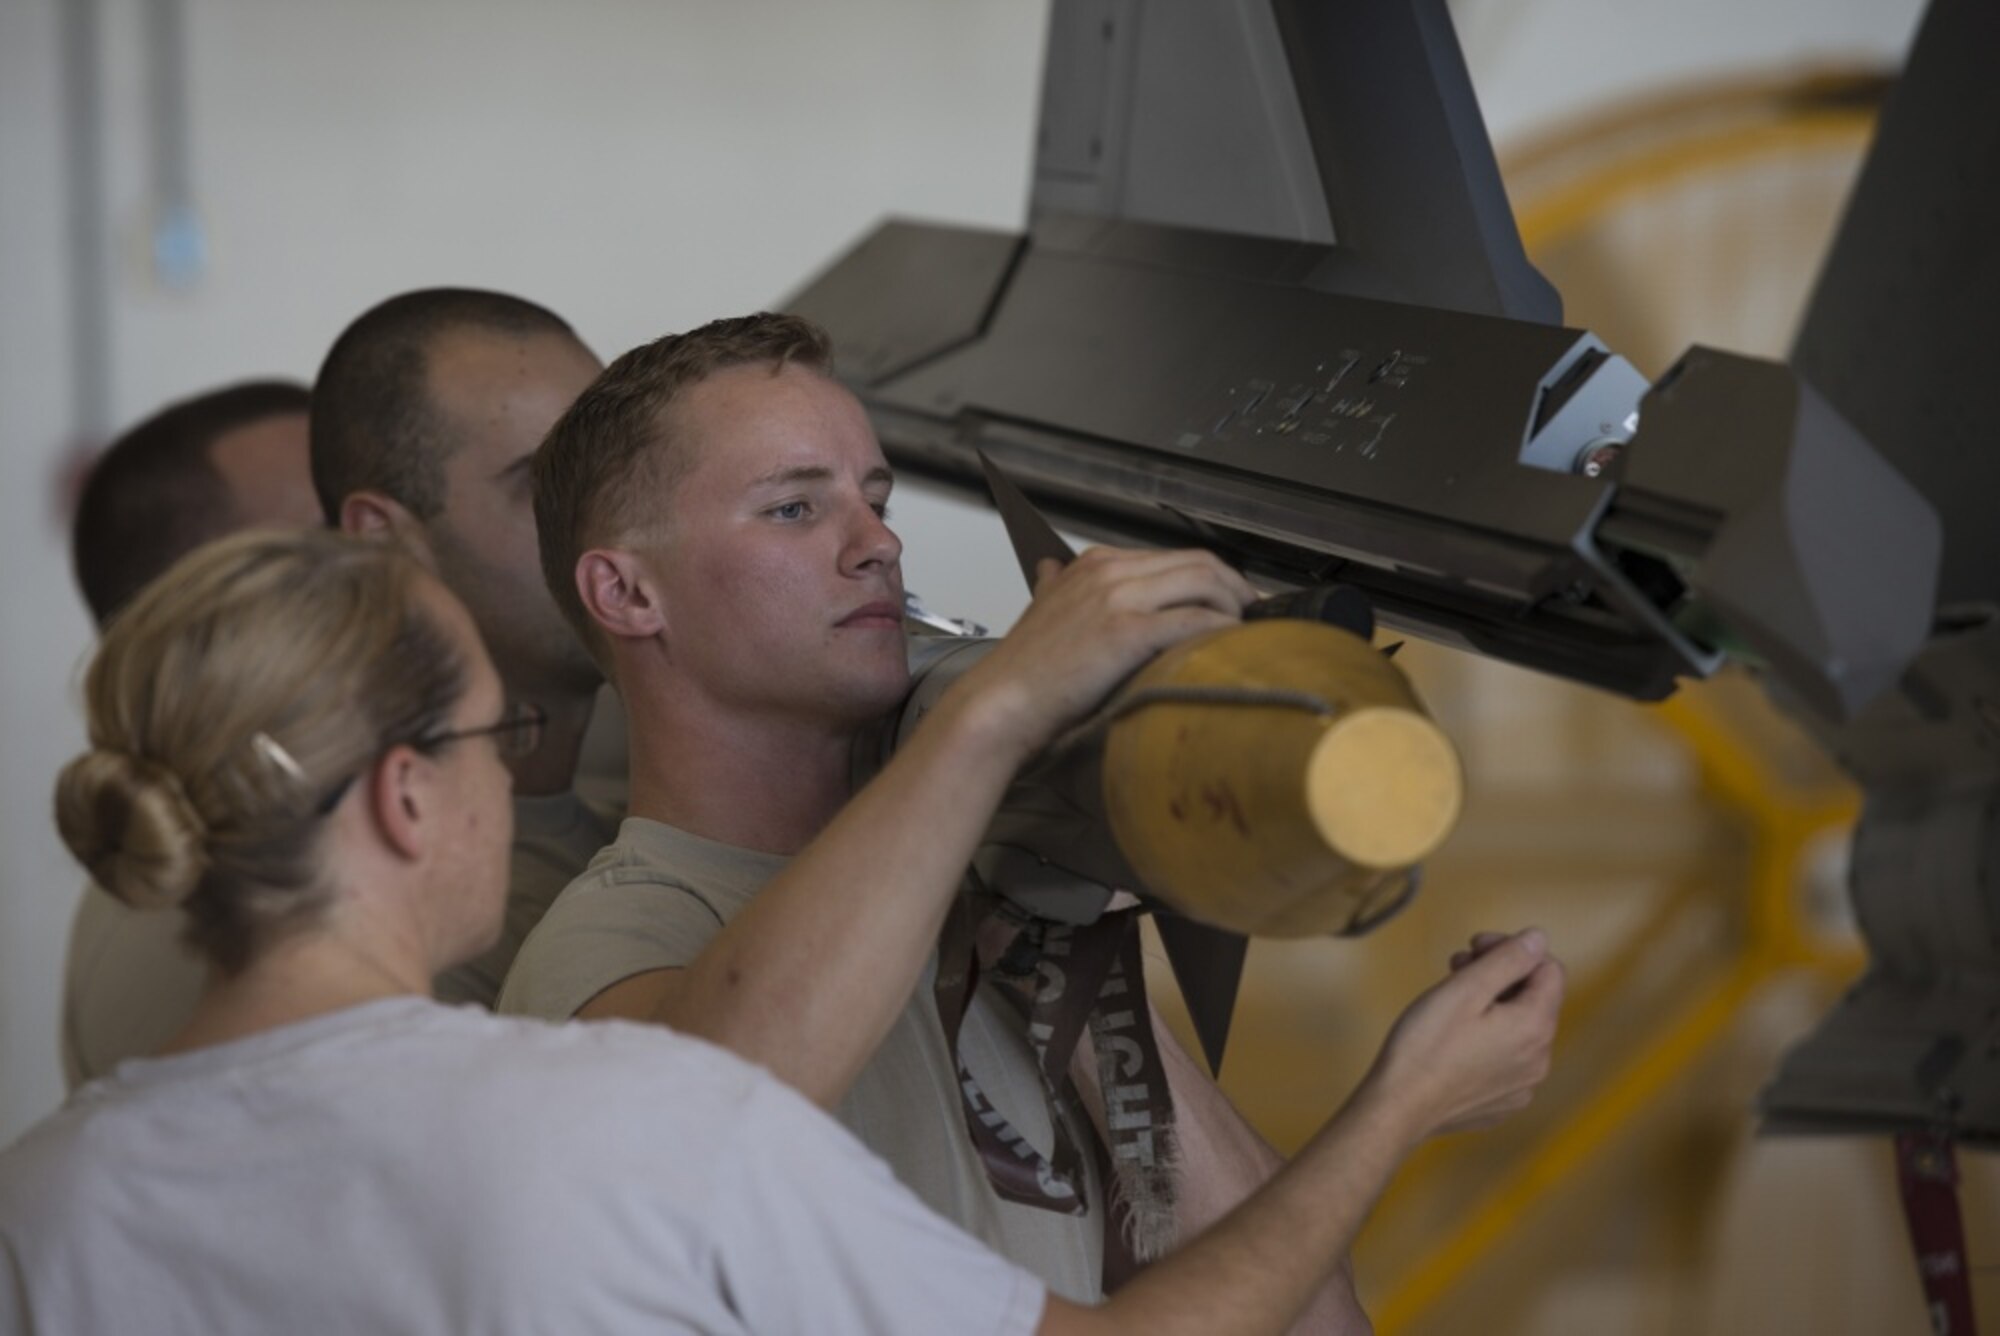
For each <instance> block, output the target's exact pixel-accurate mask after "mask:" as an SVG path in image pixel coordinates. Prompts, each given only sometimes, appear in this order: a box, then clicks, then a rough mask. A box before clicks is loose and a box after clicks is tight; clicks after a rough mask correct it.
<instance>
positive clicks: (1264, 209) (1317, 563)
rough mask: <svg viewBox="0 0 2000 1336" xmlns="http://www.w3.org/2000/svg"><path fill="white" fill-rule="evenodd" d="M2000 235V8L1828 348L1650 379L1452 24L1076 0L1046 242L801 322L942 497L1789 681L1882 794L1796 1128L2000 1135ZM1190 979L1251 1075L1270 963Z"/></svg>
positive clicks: (1625, 686) (921, 231)
mask: <svg viewBox="0 0 2000 1336" xmlns="http://www.w3.org/2000/svg"><path fill="white" fill-rule="evenodd" d="M1996 237H2000V6H1995V5H1993V4H1992V3H1990V0H1936V3H1935V4H1934V5H1933V7H1932V9H1931V11H1930V13H1929V14H1928V16H1927V17H1926V19H1925V21H1924V24H1923V26H1922V29H1921V31H1920V33H1919V36H1918V38H1917V41H1916V43H1915V46H1914V48H1913V50H1912V52H1911V55H1910V58H1909V61H1908V64H1907V67H1906V69H1905V71H1904V74H1903V76H1902V77H1901V78H1900V80H1899V81H1898V83H1897V84H1896V86H1895V87H1894V89H1893V90H1892V92H1891V94H1890V97H1889V99H1888V102H1887V105H1886V107H1885V109H1884V113H1883V116H1882V118H1881V122H1880V125H1879V129H1878V133H1877V137H1876V141H1875V144H1874V146H1873V148H1872V149H1871V151H1870V155H1869V157H1868V160H1867V162H1866V164H1865V166H1864V168H1863V171H1862V174H1861V176H1860V179H1859V183H1858V185H1857V187H1856V189H1855V192H1854V195H1853V197H1852V199H1851V201H1850V203H1849V206H1848V209H1847V213H1846V216H1845V218H1844V221H1843V223H1842V225H1841V227H1840V229H1839V233H1838V236H1837V238H1836V241H1835V244H1834V246H1833V248H1832V251H1831V253H1830V255H1829V257H1828V259H1827V261H1826V264H1825V268H1824V270H1823V272H1822V274H1821V276H1820V280H1819V283H1818V285H1817V288H1816V291H1815V293H1814V295H1813V297H1812V299H1811V303H1810V307H1809V309H1808V311H1807V314H1806V318H1805V321H1804V324H1803V327H1802V329H1801V332H1800V333H1799V335H1798V339H1797V343H1796V346H1795V347H1794V349H1793V352H1792V355H1791V358H1790V359H1789V361H1786V362H1775V361H1766V360H1761V359H1757V358H1748V357H1741V356H1735V355H1732V354H1728V353H1724V352H1720V351H1716V350H1712V349H1708V348H1703V347H1695V348H1692V349H1690V350H1689V351H1688V352H1687V353H1686V354H1685V355H1684V356H1683V357H1682V358H1681V359H1680V360H1679V362H1678V363H1676V364H1675V365H1674V366H1673V367H1672V368H1671V369H1670V370H1668V371H1667V372H1666V373H1665V374H1664V375H1663V376H1661V377H1660V379H1659V380H1658V381H1657V382H1654V383H1652V384H1648V383H1647V382H1646V381H1645V379H1644V378H1643V377H1642V376H1641V375H1639V374H1638V373H1637V372H1636V371H1635V370H1634V369H1633V368H1632V367H1631V366H1630V365H1629V364H1628V363H1627V362H1625V361H1624V360H1623V359H1622V358H1620V357H1618V356H1617V355H1616V354H1615V352H1613V351H1612V350H1610V349H1608V348H1606V347H1605V346H1604V345H1603V344H1602V342H1601V341H1599V340H1598V339H1596V338H1595V337H1594V336H1592V335H1591V334H1590V333H1588V332H1586V331H1583V330H1578V329H1572V328H1566V327H1564V326H1563V325H1562V323H1561V308H1560V301H1559V299H1558V297H1557V295H1556V294H1555V292H1554V290H1553V289H1552V288H1551V287H1550V286H1549V284H1548V283H1547V282H1546V281H1544V280H1543V279H1542V277H1541V276H1540V274H1538V273H1537V272H1536V271H1535V270H1534V269H1533V267H1532V266H1531V265H1530V264H1529V263H1528V261H1527V259H1526V256H1525V254H1524V253H1523V250H1522V247H1521V243H1520V239H1519V235H1518V232H1517V230H1516V228H1515V225H1514V221H1513V217H1512V215H1511V213H1510V211H1509V209H1508V206H1507V203H1506V199H1505V196H1504V194H1503V192H1502V190H1501V186H1500V181H1499V175H1498V171H1497V169H1496V167H1495V164H1494V159H1493V154H1492V149H1491V146H1490V144H1489V142H1488V140H1487V137H1486V133H1485V129H1484V125H1483V123H1482V121H1481V119H1480V116H1479V111H1478V108H1477V105H1476V103H1475V102H1474V99H1473V96H1472V91H1471V86H1470V83H1469V80H1468V78H1467V75H1466V71H1465V66H1464V61H1463V58H1462V56H1461V54H1460V52H1459V49H1458V46H1457V41H1456V37H1455V36H1454V34H1453V32H1452V29H1451V25H1450V20H1449V17H1448V14H1447V13H1446V10H1445V7H1444V4H1443V2H1442V0H1413V2H1412V3H1398V4H1379V5H1378V4H1367V5H1349V4H1337V5H1336V4H1321V3H1312V0H1227V2H1224V0H1144V3H1143V4H1141V3H1140V0H1058V2H1057V3H1056V4H1055V6H1054V11H1053V15H1052V20H1051V27H1050V33H1049V45H1048V57H1047V65H1046V70H1045V75H1044V87H1043V99H1042V122H1041V128H1040V139H1039V143H1038V149H1037V155H1036V168H1035V179H1034V187H1033V196H1032V201H1031V210H1030V221H1029V225H1028V227H1027V229H1026V231H1025V232H1024V233H1010V232H998V231H986V230H977V229H968V228H962V227H947V226H936V225H930V224H924V223H919V222H911V221H891V222H888V223H885V224H884V225H882V226H881V227H880V228H879V229H878V230H876V231H875V232H873V233H872V234H870V235H869V236H867V237H865V238H864V239H863V240H862V241H860V242H859V243H858V244H857V245H856V246H855V247H854V248H853V249H852V250H851V251H850V252H849V253H848V254H847V255H845V256H844V257H842V258H841V259H839V260H838V261H836V262H835V263H834V264H833V265H832V266H831V267H830V268H829V269H827V270H826V271H825V272H824V273H823V274H821V275H820V276H819V277H818V278H816V279H815V280H814V281H812V282H811V283H810V284H809V285H808V286H807V287H806V288H805V289H804V290H802V291H801V292H799V293H798V294H796V296H795V297H794V298H793V299H792V300H791V302H790V307H791V309H793V310H795V311H797V312H799V313H801V314H804V315H808V316H810V317H812V318H813V319H815V320H818V321H819V322H821V323H822V324H824V325H825V326H827V327H828V328H829V329H830V330H831V332H832V334H833V336H834V339H835V342H836V345H837V346H838V347H839V349H840V351H841V371H842V374H843V375H844V376H845V377H846V378H847V380H848V381H849V383H850V384H851V385H852V387H853V388H854V389H855V390H856V392H857V393H858V394H860V396H861V397H862V399H863V401H864V403H865V404H866V405H867V407H868V409H869V411H870V413H871V415H872V417H873V419H874V422H875V425H876V427H877V429H878V431H879V433H880V435H881V439H882V442H883V446H884V448H885V450H886V451H887V453H888V455H889V457H890V459H891V460H892V461H893V462H894V464H895V465H896V467H897V469H898V470H899V472H901V473H903V474H904V475H906V476H914V477H915V478H917V479H918V480H927V481H929V482H931V483H934V484H937V485H941V486H944V487H947V488H956V489H959V490H963V491H965V492H967V493H968V494H978V495H982V496H983V495H984V486H985V484H984V480H983V474H982V471H981V463H980V456H981V455H982V454H984V455H985V456H986V457H988V458H990V459H991V460H992V461H993V462H994V463H995V464H996V465H998V466H1000V467H1001V468H1002V469H1004V471H1005V473H1006V474H1007V475H1008V476H1010V477H1011V478H1012V479H1013V480H1014V481H1015V482H1016V483H1018V484H1019V485H1020V487H1021V489H1022V490H1023V491H1024V492H1025V493H1026V494H1027V495H1028V496H1029V497H1031V498H1032V499H1033V501H1034V503H1035V504H1036V505H1037V506H1038V507H1040V508H1041V509H1042V510H1043V511H1045V512H1046V513H1047V514H1048V515H1050V516H1051V517H1052V518H1054V519H1055V520H1057V521H1059V522H1060V523H1061V524H1062V525H1063V526H1064V527H1066V528H1069V529H1072V530H1074V531H1077V532H1082V533H1087V534H1091V535H1094V536H1100V537H1104V538H1110V539H1118V540H1124V541H1128V542H1130V541H1140V542H1159V543H1177V544H1180V543H1195V544H1201V545H1205V546H1208V547H1211V548H1213V549H1214V550H1216V551H1218V552H1220V553H1222V554H1224V555H1225V556H1227V557H1228V558H1229V559H1230V560H1232V561H1233V562H1235V563H1237V564H1238V565H1240V566H1241V567H1243V568H1244V569H1245V570H1246V571H1247V572H1249V573H1250V574H1251V575H1252V576H1253V578H1255V579H1257V580H1259V581H1260V582H1262V583H1263V584H1264V585H1265V586H1266V587H1267V588H1270V589H1273V590H1281V589H1288V588H1289V589H1312V588H1316V587H1321V586H1329V585H1340V586H1346V587H1351V588H1354V589H1358V590H1360V591H1361V592H1362V593H1364V594H1365V595H1366V596H1367V598H1368V600H1369V601H1370V602H1371V603H1372V604H1373V608H1374V611H1375V613H1376V615H1377V616H1379V617H1380V619H1381V620H1382V621H1383V622H1384V623H1385V624H1388V625H1390V626H1393V627H1396V628H1398V629H1400V630H1406V631H1409V632H1413V633H1415V634H1419V635H1422V636H1425V637H1429V638H1433V639H1437V640H1440V641H1443V642H1446V643H1450V644H1454V645H1458V646H1461V647H1465V648H1469V649H1471V650H1473V651H1475V652H1478V653H1480V654H1484V655H1489V656H1493V657H1497V658H1501V659H1505V660H1509V661H1511V662H1514V663H1518V664H1522V665H1525V666H1528V667H1531V668H1535V669H1539V670H1542V671H1546V672H1550V673H1554V674H1557V675H1559V676H1562V677H1565V678H1569V679H1573V680H1576V681H1579V682H1585V683H1590V684H1593V685H1595V686H1598V687H1603V688H1606V689H1610V690H1613V691H1617V692H1621V693H1623V694H1626V695H1629V696H1631V697H1634V698H1638V699H1645V700H1652V699H1659V698H1661V697H1664V696H1666V695H1668V694H1670V693H1671V692H1672V691H1673V690H1674V689H1675V687H1676V684H1677V682H1678V681H1680V680H1682V679H1687V678H1699V677H1703V676H1706V675H1708V674H1710V673H1712V672H1714V671H1715V670H1716V669H1717V668H1718V667H1719V666H1721V665H1722V664H1724V663H1725V662H1728V661H1732V660H1734V661H1740V662H1743V663H1746V664H1748V665H1750V666H1751V667H1752V668H1753V669H1754V671H1756V672H1757V673H1758V674H1759V675H1760V679H1761V681H1762V683H1763V684H1764V686H1765V687H1766V689H1767V690H1768V691H1769V693H1770V694H1771V695H1772V696H1773V697H1774V698H1775V699H1776V700H1777V701H1778V702H1779V703H1780V704H1781V705H1782V706H1783V707H1784V708H1786V709H1787V710H1788V711H1790V712H1792V713H1793V714H1795V715H1796V716H1797V717H1798V718H1799V719H1800V720H1802V721H1803V722H1804V723H1805V724H1806V726H1807V727H1808V728H1809V729H1810V730H1811V731H1812V732H1813V734H1814V735H1815V736H1816V737H1817V738H1818V739H1819V740H1820V741H1821V742H1822V743H1823V744H1824V745H1825V746H1826V747H1827V748H1828V749H1829V750H1830V751H1831V752H1832V753H1833V754H1834V755H1835V756H1836V757H1837V758H1838V759H1839V761H1840V763H1841V764H1842V765H1843V766H1844V767H1845V768H1846V769H1847V770H1848V771H1849V772H1850V773H1851V774H1852V775H1853V777H1854V778H1855V779H1856V780H1857V781H1858V782H1859V783H1860V784H1861V786H1862V788H1863V790H1864V792H1865V803H1864V810H1863V814H1862V817H1861V821H1860V824H1859V827H1858V830H1857V833H1856V836H1855V845H1854V856H1853V859H1852V873H1851V876H1852V894H1853V899H1854V905H1855V910H1856V913H1857V916H1858V919H1859V923H1860V927H1861V931H1862V934H1863V936H1864V938H1865V940H1866V943H1867V946H1868V950H1869V955H1870V964H1869V968H1868V970H1867V973H1866V975H1865V977H1863V978H1862V979H1861V980H1860V982H1859V983H1857V984H1856V985H1855V986H1854V987H1853V988H1852V989H1851V990H1850V992H1849V993H1848V994H1847V996H1846V997H1845V998H1844V999H1843V1000H1842V1002H1841V1003H1840V1004H1839V1005H1838V1007H1837V1008H1836V1010H1835V1011H1834V1012H1833V1013H1832V1014H1831V1015H1830V1016H1829V1017H1827V1018H1826V1020H1825V1021H1824V1022H1823V1023H1822V1024H1821V1025H1820V1027H1819V1029H1818V1030H1817V1031H1816V1032H1815V1033H1814V1034H1813V1035H1812V1036H1810V1037H1809V1038H1808V1039H1806V1040H1805V1041H1804V1042H1803V1043H1802V1044H1800V1045H1799V1046H1798V1047H1797V1048H1795V1049H1794V1050H1793V1051H1792V1052H1791V1053H1790V1054H1789V1055H1788V1056H1787V1057H1786V1058H1785V1060H1784V1062H1783V1064H1782V1067H1781V1069H1780V1070H1779V1072H1778V1073H1777V1074H1776V1076H1775V1078H1774V1079H1773V1081H1772V1082H1771V1084H1770V1086H1769V1087H1768V1089H1767V1090H1766V1092H1765V1093H1764V1095H1763V1097H1762V1114H1763V1116H1764V1119H1765V1123H1766V1126H1767V1127H1770V1128H1777V1129H1790V1130H1800V1129H1838V1130H1878V1131H1900V1130H1907V1129H1912V1128H1924V1129H1942V1130H1946V1131H1949V1132H1950V1133H1952V1134H1954V1135H1956V1136H1958V1137H1960V1138H1963V1139H1966V1140H1968V1141H1974V1142H1991V1141H1993V1140H1995V1139H1996V1138H2000V898H1996V897H2000V820H1996V817H2000V623H1997V622H1996V620H1995V612H1994V609H1995V603H1996V600H2000V524H1996V523H1995V522H1994V520H1993V518H1992V515H1991V511H1992V508H1993V506H1994V504H1995V502H1996V500H2000V449H1996V448H1994V447H1995V442H1994V441H1993V439H1992V438H1993V428H1992V426H1991V425H1990V419H1989V417H1988V416H1987V413H1986V411H1985V406H1984V402H1983V401H1984V395H1983V392H1981V391H1979V390H1978V388H1977V387H1978V386H1979V385H1981V384H1983V383H1984V377H1985V375H1986V374H1990V372H1988V369H1987V367H1986V366H1985V365H1983V363H1984V362H1985V361H1986V360H1987V359H1989V358H1991V357H1992V356H1994V355H1995V354H1996V353H2000V247H1997V246H1996V244H1995V241H1994V238H1996ZM1193 932H1194V934H1195V936H1196V937H1197V938H1199V937H1200V930H1199V929H1198V928H1195V929H1193ZM1184 954H1185V956H1186V962H1187V968H1188V971H1189V972H1191V973H1194V974H1196V975H1199V974H1200V973H1201V972H1202V971H1203V969H1207V970H1208V971H1209V973H1210V974H1212V975H1213V980H1212V985H1213V986H1212V987H1211V988H1210V989H1209V990H1208V991H1209V993H1210V996H1209V999H1208V1000H1207V1001H1206V1002H1204V1001H1203V1000H1202V999H1201V998H1200V997H1197V996H1195V994H1196V993H1199V992H1201V991H1202V989H1201V986H1200V980H1199V979H1197V980H1196V983H1197V987H1196V988H1194V989H1191V990H1190V996H1191V1001H1192V1002H1194V1003H1196V1004H1197V1009H1198V1010H1200V1011H1203V1012H1205V1013H1206V1015H1205V1017H1198V1020H1201V1021H1202V1022H1203V1024H1202V1034H1203V1038H1204V1041H1205V1043H1206V1045H1207V1047H1208V1048H1209V1052H1210V1056H1211V1058H1212V1059H1215V1058H1217V1057H1219V1054H1220V1040H1221V1035H1222V1033H1223V1032H1224V1031H1226V1024H1227V1014H1228V1008H1229V1001H1230V999H1231V998H1232V997H1233V994H1234V983H1235V969H1236V968H1237V966H1238V964H1239V963H1240V950H1239V951H1238V952H1237V953H1236V954H1235V957H1234V959H1233V960H1232V959H1231V956H1230V952H1229V949H1228V943H1227V942H1226V941H1219V940H1213V939H1211V940H1207V941H1205V942H1202V943H1200V944H1199V949H1196V950H1190V951H1188V952H1186V953H1184ZM1218 962H1219V963H1218ZM1182 963H1183V962H1182V959H1181V956H1179V955H1177V958H1176V964H1177V965H1180V964H1182ZM1218 1027H1219V1028H1218Z"/></svg>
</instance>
